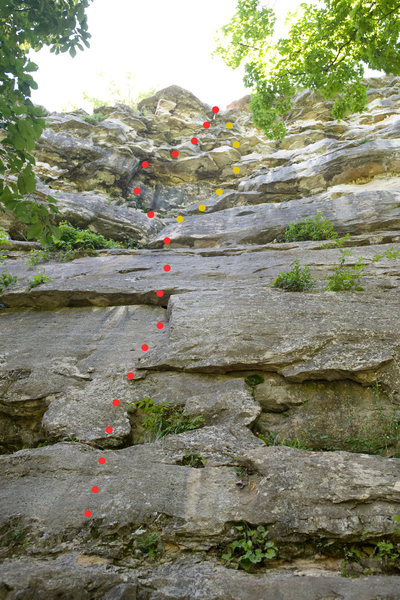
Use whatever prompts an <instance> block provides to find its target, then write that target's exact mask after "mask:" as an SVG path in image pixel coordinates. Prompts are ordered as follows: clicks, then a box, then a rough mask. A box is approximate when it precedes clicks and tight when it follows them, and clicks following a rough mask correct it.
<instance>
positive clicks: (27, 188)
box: [17, 166, 36, 195]
mask: <svg viewBox="0 0 400 600" xmlns="http://www.w3.org/2000/svg"><path fill="white" fill-rule="evenodd" d="M17 181H18V189H19V191H20V192H21V194H24V195H25V194H30V193H31V192H34V191H35V189H36V180H35V176H34V174H33V172H32V168H31V167H30V166H28V167H26V168H25V169H24V170H23V171H22V173H20V175H19V176H18V180H17Z"/></svg>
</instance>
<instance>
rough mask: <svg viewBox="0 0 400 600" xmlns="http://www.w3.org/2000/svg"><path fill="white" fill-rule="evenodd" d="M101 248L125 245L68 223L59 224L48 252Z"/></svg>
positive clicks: (122, 246)
mask: <svg viewBox="0 0 400 600" xmlns="http://www.w3.org/2000/svg"><path fill="white" fill-rule="evenodd" d="M99 248H124V245H123V244H122V243H120V242H115V241H114V240H108V239H107V238H105V237H104V236H103V235H101V234H99V233H94V232H93V231H89V230H88V229H79V228H78V227H73V226H72V225H70V223H68V222H67V221H63V222H62V223H60V224H59V226H58V229H57V232H56V234H55V235H52V238H51V243H50V244H49V245H48V246H47V247H46V250H53V251H63V252H66V251H71V250H95V249H99Z"/></svg>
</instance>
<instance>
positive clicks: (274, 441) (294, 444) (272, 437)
mask: <svg viewBox="0 0 400 600" xmlns="http://www.w3.org/2000/svg"><path fill="white" fill-rule="evenodd" d="M256 436H257V437H258V438H259V439H260V440H262V441H263V442H264V444H266V445H267V446H289V447H290V448H298V449H299V450H312V448H311V447H310V446H309V445H308V444H307V443H306V442H305V441H304V440H303V439H299V438H297V437H296V438H293V439H288V438H284V439H283V440H279V441H278V437H279V433H271V432H268V433H267V434H266V435H264V434H263V433H259V432H257V433H256Z"/></svg>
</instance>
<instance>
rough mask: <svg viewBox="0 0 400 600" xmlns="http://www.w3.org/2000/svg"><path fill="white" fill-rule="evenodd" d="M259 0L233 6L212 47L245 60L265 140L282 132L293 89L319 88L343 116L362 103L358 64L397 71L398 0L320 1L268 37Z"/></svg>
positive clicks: (229, 58) (270, 26)
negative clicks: (280, 35)
mask: <svg viewBox="0 0 400 600" xmlns="http://www.w3.org/2000/svg"><path fill="white" fill-rule="evenodd" d="M259 4H260V3H259V0H238V3H237V7H236V8H237V12H236V13H235V14H234V16H233V17H232V19H231V20H230V22H229V23H228V24H227V25H225V26H223V27H222V29H221V30H220V32H219V38H218V40H217V47H216V50H215V51H214V54H217V55H220V56H221V57H222V58H223V60H224V62H225V63H226V64H227V65H228V66H229V67H232V68H233V69H236V68H237V67H238V66H239V65H240V64H242V63H243V64H244V68H245V76H244V83H245V85H246V87H249V88H252V98H251V109H252V112H253V120H254V123H255V124H256V125H257V126H258V127H260V128H261V129H262V130H263V131H264V132H265V134H266V135H267V136H268V137H269V138H271V139H283V137H284V136H285V133H286V130H285V126H284V123H283V120H282V118H283V117H284V116H285V115H287V113H288V112H289V111H290V109H291V106H292V99H293V97H294V96H295V94H296V93H297V92H298V91H299V90H301V89H305V88H309V89H311V90H318V91H319V92H320V93H321V94H322V96H323V97H324V98H325V99H326V100H328V99H329V100H333V99H334V104H333V108H332V115H333V117H334V118H335V119H338V120H340V119H342V118H343V117H344V116H346V115H347V114H350V113H352V112H361V111H362V110H363V109H364V108H365V106H366V104H367V90H366V86H365V84H363V83H362V79H363V75H364V68H365V66H366V65H367V66H368V67H370V68H371V69H376V70H379V71H384V72H385V73H386V74H393V75H400V41H399V32H400V2H399V1H398V0H397V1H396V0H375V1H373V0H319V2H318V3H317V5H316V4H305V3H303V4H301V5H300V8H299V9H298V11H297V13H293V14H291V15H290V30H289V33H288V37H287V38H284V39H280V40H279V41H278V42H276V43H272V35H273V31H274V25H275V22H276V17H275V15H274V12H273V10H272V9H271V8H265V7H260V6H259Z"/></svg>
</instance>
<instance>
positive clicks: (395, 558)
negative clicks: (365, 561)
mask: <svg viewBox="0 0 400 600" xmlns="http://www.w3.org/2000/svg"><path fill="white" fill-rule="evenodd" d="M373 555H374V556H376V558H377V559H378V560H380V561H382V562H384V563H387V564H389V565H391V566H399V567H400V563H399V559H400V544H392V542H388V541H385V540H384V541H382V542H378V543H377V544H376V546H375V548H374V553H373Z"/></svg>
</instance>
